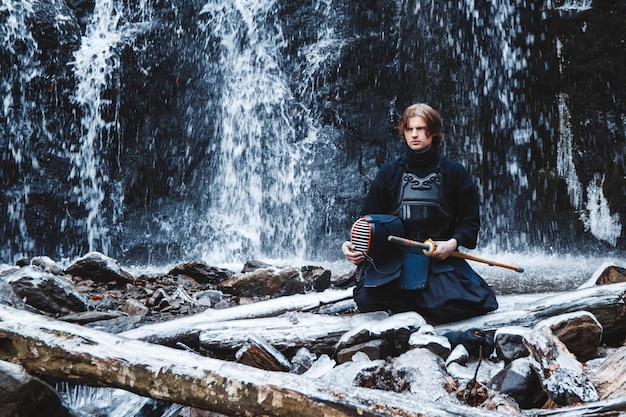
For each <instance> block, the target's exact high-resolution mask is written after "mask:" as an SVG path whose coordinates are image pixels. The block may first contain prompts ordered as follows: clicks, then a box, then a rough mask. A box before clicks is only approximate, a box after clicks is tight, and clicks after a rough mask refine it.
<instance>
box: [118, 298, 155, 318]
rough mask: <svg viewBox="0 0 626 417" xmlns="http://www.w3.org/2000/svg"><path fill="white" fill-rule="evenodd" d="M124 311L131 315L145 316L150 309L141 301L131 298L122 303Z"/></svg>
mask: <svg viewBox="0 0 626 417" xmlns="http://www.w3.org/2000/svg"><path fill="white" fill-rule="evenodd" d="M122 311H123V312H124V313H126V314H128V315H129V316H145V315H146V314H148V313H149V312H150V309H149V308H148V307H146V306H145V305H143V304H142V303H140V302H139V301H136V300H133V299H129V300H126V301H125V302H124V305H122Z"/></svg>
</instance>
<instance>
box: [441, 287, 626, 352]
mask: <svg viewBox="0 0 626 417" xmlns="http://www.w3.org/2000/svg"><path fill="white" fill-rule="evenodd" d="M625 298H626V283H617V284H608V285H598V286H594V287H589V288H581V289H577V290H573V291H568V292H564V293H558V294H556V295H552V296H549V297H545V298H540V299H531V300H524V301H522V302H520V303H518V304H513V305H510V304H507V307H506V309H502V308H499V309H498V310H496V311H494V312H492V313H488V314H486V315H484V316H478V317H473V318H470V319H467V320H462V321H458V322H454V323H447V324H442V325H439V326H436V327H435V329H436V330H437V331H438V332H441V333H444V332H446V331H451V330H466V329H468V328H472V327H476V328H479V329H482V330H484V331H487V332H488V331H495V330H496V329H498V328H500V327H504V326H523V327H528V328H532V327H533V326H535V324H537V323H538V322H539V321H541V320H544V319H547V318H549V317H554V316H558V315H560V314H565V313H572V312H576V311H588V312H590V313H591V314H593V315H594V316H595V318H596V319H597V320H598V321H599V322H600V324H602V328H603V334H602V340H603V341H604V343H615V342H618V341H621V340H623V339H624V337H625V336H626V318H625V317H624V315H625V314H626V307H625V304H624V299H625Z"/></svg>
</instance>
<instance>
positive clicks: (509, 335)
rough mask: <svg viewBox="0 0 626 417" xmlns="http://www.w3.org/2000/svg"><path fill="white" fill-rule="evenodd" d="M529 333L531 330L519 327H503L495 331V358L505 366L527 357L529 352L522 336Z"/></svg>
mask: <svg viewBox="0 0 626 417" xmlns="http://www.w3.org/2000/svg"><path fill="white" fill-rule="evenodd" d="M530 331H532V329H529V328H527V327H521V326H505V327H500V328H499V329H497V330H496V332H495V333H494V345H495V353H496V356H497V357H498V358H499V359H501V360H503V361H504V362H505V363H507V364H508V363H510V362H512V361H514V360H515V359H518V358H523V357H524V356H528V354H529V352H528V349H527V348H526V346H524V343H523V340H524V335H525V334H527V333H528V332H530Z"/></svg>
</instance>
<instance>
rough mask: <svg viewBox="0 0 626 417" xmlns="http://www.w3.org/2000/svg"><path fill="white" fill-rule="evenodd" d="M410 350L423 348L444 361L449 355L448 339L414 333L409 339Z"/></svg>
mask: <svg viewBox="0 0 626 417" xmlns="http://www.w3.org/2000/svg"><path fill="white" fill-rule="evenodd" d="M409 346H410V347H411V348H425V349H428V350H430V351H431V352H433V353H434V354H436V355H438V356H440V357H441V358H443V359H446V358H447V357H448V356H449V355H450V351H451V350H452V349H451V346H450V341H449V340H448V338H446V337H444V336H436V335H431V334H426V333H421V332H419V331H416V332H415V333H413V334H411V336H410V337H409Z"/></svg>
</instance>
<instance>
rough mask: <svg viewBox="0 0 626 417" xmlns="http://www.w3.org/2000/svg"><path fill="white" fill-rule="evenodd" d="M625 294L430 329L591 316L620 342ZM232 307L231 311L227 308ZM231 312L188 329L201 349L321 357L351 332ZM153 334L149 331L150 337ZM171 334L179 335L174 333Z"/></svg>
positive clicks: (549, 300) (538, 298)
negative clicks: (255, 338) (257, 348)
mask: <svg viewBox="0 0 626 417" xmlns="http://www.w3.org/2000/svg"><path fill="white" fill-rule="evenodd" d="M625 293H626V283H620V284H610V285H601V286H596V287H591V288H585V289H580V290H575V291H570V292H566V293H559V294H556V295H554V294H549V295H545V294H532V295H527V294H526V295H524V296H504V297H500V298H499V299H501V307H500V308H499V309H498V310H497V311H495V312H493V313H489V314H487V315H484V316H479V317H474V318H471V319H467V320H463V321H459V322H454V323H448V324H444V325H440V326H436V330H437V332H438V333H440V334H443V333H445V332H446V331H450V330H460V331H463V330H467V329H469V328H479V329H483V330H484V331H495V330H496V329H498V328H501V327H505V326H524V327H529V328H532V327H534V325H535V324H537V323H538V322H539V321H541V320H544V319H547V318H550V317H554V316H557V315H560V314H564V313H572V312H577V311H588V312H590V313H592V314H594V316H595V317H596V318H597V319H598V321H599V322H600V323H601V324H602V327H603V338H604V339H605V340H611V339H617V338H623V337H624V335H626V319H625V318H624V316H623V315H624V294H625ZM287 298H290V297H287ZM271 301H273V300H271ZM271 301H267V302H266V303H270V302H271ZM257 304H261V303H257ZM242 307H247V306H242ZM238 308H239V307H234V308H233V309H238ZM231 310H232V309H231ZM220 312H223V313H228V312H227V311H224V310H218V311H216V312H215V315H214V317H218V315H219V314H220ZM232 313H235V312H232ZM232 313H230V315H229V316H226V315H223V316H221V317H220V319H219V322H204V323H201V324H196V325H195V326H194V327H193V328H192V329H190V331H193V330H194V329H195V330H196V331H197V332H198V334H199V336H198V340H199V343H200V346H202V348H203V349H206V350H211V349H220V350H221V349H225V350H237V349H239V348H240V347H241V346H242V345H243V344H244V343H245V342H246V340H247V338H248V336H249V335H250V334H258V335H259V336H261V337H262V338H263V339H265V340H266V341H267V342H268V343H270V344H271V345H273V346H274V347H276V348H277V349H285V348H289V347H300V346H306V347H309V348H310V350H312V351H314V350H315V349H320V351H321V352H326V351H327V350H328V348H330V347H331V346H332V345H333V344H334V343H336V342H338V340H339V338H340V337H341V336H342V334H343V333H345V332H346V331H348V330H350V329H351V328H352V327H351V323H350V319H349V318H347V317H345V316H326V315H318V316H317V317H312V314H309V315H307V314H305V313H297V312H296V313H290V314H289V315H287V314H286V315H284V316H283V317H268V318H255V319H248V320H232V321H228V320H229V319H228V317H235V316H236V315H235V314H232ZM202 314H204V313H202ZM212 314H213V313H212ZM183 320H187V319H180V320H173V321H172V322H169V323H173V322H178V323H180V322H181V321H183ZM193 320H194V321H197V318H193ZM181 324H182V323H181ZM156 326H157V325H151V326H144V327H146V328H150V330H151V337H150V339H151V340H153V341H158V340H160V339H164V338H167V336H166V335H167V332H166V331H167V330H168V323H163V324H162V325H161V326H158V327H156ZM200 327H201V328H202V329H201V330H200ZM153 330H154V331H155V332H152V331H153ZM157 330H163V331H164V332H163V334H162V335H161V336H157V333H158V332H157ZM172 330H173V331H175V332H181V329H180V328H174V329H172ZM143 331H144V328H139V329H137V332H143ZM135 334H136V333H135V332H134V331H132V330H131V331H129V332H125V333H122V335H124V336H127V335H128V336H130V337H132V336H134V335H135Z"/></svg>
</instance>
